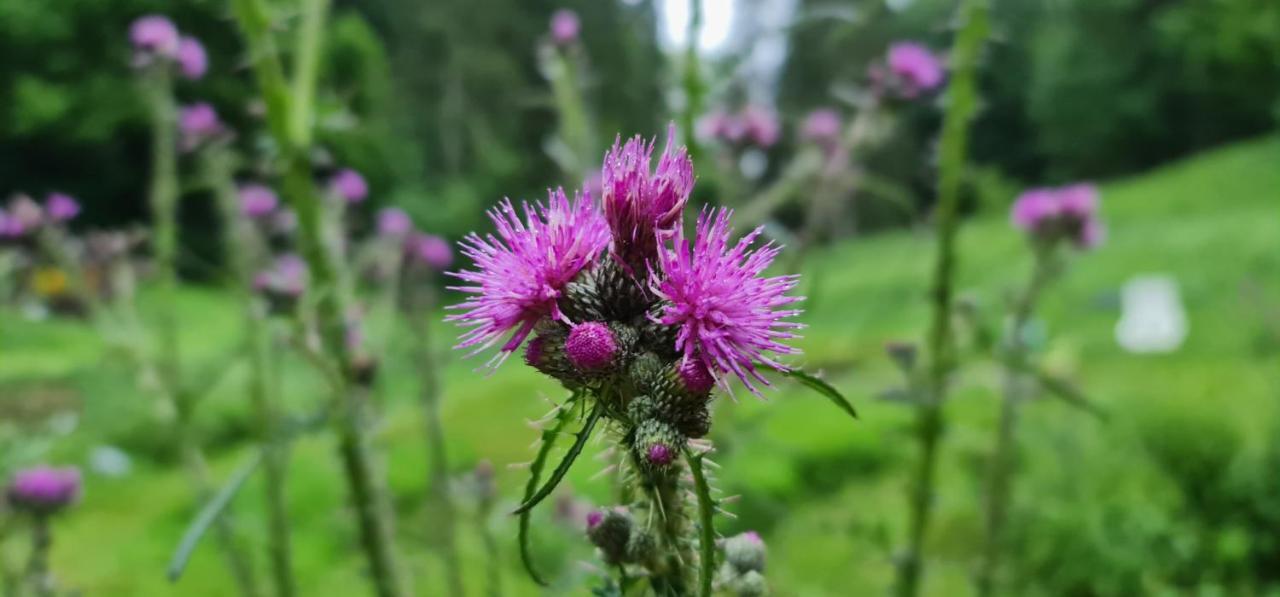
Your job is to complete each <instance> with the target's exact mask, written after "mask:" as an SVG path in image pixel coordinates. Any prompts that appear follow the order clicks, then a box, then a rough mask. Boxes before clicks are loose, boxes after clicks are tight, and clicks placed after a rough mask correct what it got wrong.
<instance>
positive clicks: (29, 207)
mask: <svg viewBox="0 0 1280 597" xmlns="http://www.w3.org/2000/svg"><path fill="white" fill-rule="evenodd" d="M79 215H80V203H79V202H77V201H76V200H75V199H74V198H73V197H71V196H70V195H67V194H65V193H60V192H56V191H55V192H52V193H49V195H48V196H46V197H45V200H44V206H43V207H41V205H40V204H39V203H36V202H35V201H34V200H32V199H31V198H30V197H28V196H26V195H21V194H19V195H15V196H14V197H13V198H12V199H10V200H9V203H8V205H6V206H5V208H4V209H0V242H5V241H8V242H17V241H21V240H23V239H30V238H31V237H32V236H33V235H34V234H35V233H36V232H37V231H39V230H40V228H41V227H42V226H58V225H63V224H66V223H67V222H70V221H71V220H74V219H75V218H76V217H77V216H79Z"/></svg>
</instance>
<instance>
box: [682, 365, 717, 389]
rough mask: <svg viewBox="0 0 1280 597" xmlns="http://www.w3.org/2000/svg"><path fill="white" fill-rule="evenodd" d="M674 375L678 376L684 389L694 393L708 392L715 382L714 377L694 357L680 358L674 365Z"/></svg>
mask: <svg viewBox="0 0 1280 597" xmlns="http://www.w3.org/2000/svg"><path fill="white" fill-rule="evenodd" d="M676 375H678V376H679V377H680V383H681V384H682V385H683V386H684V389H685V390H686V391H689V392H693V393H695V394H704V393H706V392H710V391H711V388H712V387H713V386H714V385H715V383H716V378H715V377H712V375H711V372H710V371H708V370H707V367H706V366H705V365H703V364H702V361H698V360H694V359H685V360H681V361H680V364H679V365H677V366H676Z"/></svg>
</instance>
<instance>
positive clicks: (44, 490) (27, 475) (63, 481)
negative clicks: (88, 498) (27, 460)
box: [7, 466, 80, 515]
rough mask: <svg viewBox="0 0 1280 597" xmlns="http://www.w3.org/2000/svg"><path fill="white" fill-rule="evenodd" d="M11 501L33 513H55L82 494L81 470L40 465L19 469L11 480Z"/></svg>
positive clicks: (9, 491) (9, 495)
mask: <svg viewBox="0 0 1280 597" xmlns="http://www.w3.org/2000/svg"><path fill="white" fill-rule="evenodd" d="M7 495H8V501H9V503H10V504H11V505H13V506H14V507H15V508H17V509H20V510H26V511H28V512H31V513H33V514H40V515H46V514H52V513H54V512H57V511H58V510H61V509H63V508H65V507H66V506H68V505H70V504H71V503H72V502H74V501H75V500H76V498H78V497H79V496H80V471H79V470H77V469H75V468H52V467H47V466H40V467H36V468H30V469H26V470H22V471H18V473H17V474H16V475H14V476H13V479H12V480H11V481H10V482H9V489H8V492H7Z"/></svg>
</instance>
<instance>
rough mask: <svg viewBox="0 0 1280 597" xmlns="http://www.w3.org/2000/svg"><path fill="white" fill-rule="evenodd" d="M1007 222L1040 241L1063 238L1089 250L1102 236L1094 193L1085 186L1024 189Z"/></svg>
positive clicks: (1095, 194) (1091, 188) (1095, 193)
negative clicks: (1009, 221)
mask: <svg viewBox="0 0 1280 597" xmlns="http://www.w3.org/2000/svg"><path fill="white" fill-rule="evenodd" d="M1010 220H1011V221H1012V223H1013V226H1014V227H1015V228H1018V229H1019V230H1022V231H1024V232H1026V233H1028V234H1030V235H1032V237H1033V238H1035V239H1037V240H1040V241H1042V242H1050V243H1051V242H1054V241H1056V240H1058V239H1060V238H1065V239H1067V240H1069V241H1071V242H1072V243H1074V244H1075V245H1076V246H1077V247H1079V248H1081V249H1090V248H1093V247H1096V246H1098V245H1099V244H1100V243H1101V242H1102V239H1103V237H1104V229H1103V226H1102V222H1101V221H1099V219H1098V190H1097V188H1096V187H1094V186H1093V185H1091V184H1086V183H1077V184H1073V185H1069V186H1065V187H1061V188H1056V189H1031V190H1028V191H1026V192H1024V193H1022V195H1019V196H1018V199H1017V200H1016V201H1014V203H1013V208H1012V210H1011V211H1010Z"/></svg>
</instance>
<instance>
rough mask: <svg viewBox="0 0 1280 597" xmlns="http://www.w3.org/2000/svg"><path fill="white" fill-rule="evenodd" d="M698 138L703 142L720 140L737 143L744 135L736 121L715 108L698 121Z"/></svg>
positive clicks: (728, 114)
mask: <svg viewBox="0 0 1280 597" xmlns="http://www.w3.org/2000/svg"><path fill="white" fill-rule="evenodd" d="M696 132H697V134H698V138H699V139H702V140H704V141H711V140H721V141H727V142H729V143H737V142H738V141H741V140H742V136H743V134H744V133H745V131H743V129H742V126H741V125H740V123H739V122H738V119H737V117H736V116H734V115H733V114H730V113H728V112H726V111H724V110H723V109H720V108H717V109H715V110H712V111H711V112H708V113H706V114H704V115H703V116H702V118H699V119H698V124H697V131H696Z"/></svg>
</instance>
